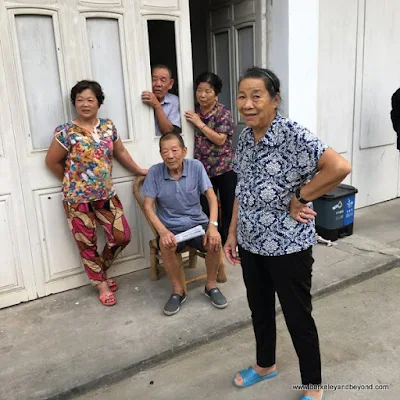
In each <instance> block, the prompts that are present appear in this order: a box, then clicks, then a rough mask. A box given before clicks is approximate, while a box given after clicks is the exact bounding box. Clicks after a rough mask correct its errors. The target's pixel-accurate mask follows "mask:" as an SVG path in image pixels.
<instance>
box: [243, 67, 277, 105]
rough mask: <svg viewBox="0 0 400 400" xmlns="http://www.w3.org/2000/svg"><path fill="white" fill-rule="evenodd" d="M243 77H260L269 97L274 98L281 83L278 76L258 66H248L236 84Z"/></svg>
mask: <svg viewBox="0 0 400 400" xmlns="http://www.w3.org/2000/svg"><path fill="white" fill-rule="evenodd" d="M244 79H262V80H263V81H264V85H265V89H267V91H268V93H269V95H270V97H271V99H273V98H275V96H276V95H277V93H280V88H281V83H280V81H279V78H278V77H277V76H276V75H275V74H274V73H273V72H272V71H271V70H270V69H267V68H260V67H251V68H248V69H246V71H245V72H244V73H243V75H242V76H241V77H240V78H239V83H238V85H240V84H241V82H242V81H243V80H244Z"/></svg>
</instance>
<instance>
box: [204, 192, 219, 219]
mask: <svg viewBox="0 0 400 400" xmlns="http://www.w3.org/2000/svg"><path fill="white" fill-rule="evenodd" d="M204 195H205V196H206V198H207V201H208V207H209V209H210V221H218V200H217V196H216V195H215V192H214V189H213V188H209V189H207V190H206V191H205V192H204Z"/></svg>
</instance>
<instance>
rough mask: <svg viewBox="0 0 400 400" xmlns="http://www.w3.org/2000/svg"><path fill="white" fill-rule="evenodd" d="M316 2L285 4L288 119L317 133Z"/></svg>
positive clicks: (294, 1) (317, 25) (317, 7)
mask: <svg viewBox="0 0 400 400" xmlns="http://www.w3.org/2000/svg"><path fill="white" fill-rule="evenodd" d="M318 10H319V2H318V0H303V1H298V0H289V82H288V85H289V88H290V95H289V117H290V118H291V119H293V120H295V121H297V122H299V123H300V124H302V125H304V126H306V127H307V128H309V129H310V130H311V131H313V132H316V130H317V85H318V29H319V21H318V12H319V11H318Z"/></svg>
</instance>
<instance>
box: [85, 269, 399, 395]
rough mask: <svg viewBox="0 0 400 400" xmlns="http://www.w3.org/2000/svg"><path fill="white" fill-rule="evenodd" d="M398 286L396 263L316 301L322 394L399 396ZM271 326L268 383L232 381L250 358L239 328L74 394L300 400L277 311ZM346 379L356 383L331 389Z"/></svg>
mask: <svg viewBox="0 0 400 400" xmlns="http://www.w3.org/2000/svg"><path fill="white" fill-rule="evenodd" d="M399 287H400V269H399V268H396V269H395V270H392V271H389V272H386V273H384V274H382V275H379V276H375V277H374V278H371V279H369V280H367V281H364V282H362V283H358V284H356V285H353V286H351V287H349V288H346V289H343V290H341V291H338V292H335V293H333V294H331V295H329V296H327V297H324V298H321V299H319V300H317V301H315V302H314V317H315V320H316V323H317V326H318V330H319V336H320V342H321V352H322V365H323V378H324V382H323V384H324V385H330V386H331V390H327V391H326V392H325V398H326V399H327V400H330V399H332V400H340V399H345V400H365V399H368V400H380V399H387V400H398V399H400V357H399V355H400V354H399V353H400V336H399V334H398V333H399V326H400V312H399V308H400V296H399ZM277 332H278V335H277V367H278V370H279V375H278V377H277V378H276V379H273V380H271V381H269V382H262V383H259V384H257V385H255V386H252V387H250V388H247V389H236V388H235V387H233V386H232V384H231V379H232V376H233V375H234V374H235V372H236V371H237V370H238V369H242V368H243V367H247V366H248V365H250V364H253V363H254V356H255V350H254V349H255V343H254V335H253V331H252V329H251V328H244V329H243V330H241V331H240V332H237V333H235V334H233V335H227V336H225V337H224V338H222V339H219V340H217V341H214V342H213V343H210V344H207V345H204V346H201V347H200V348H197V349H196V350H194V351H191V352H189V353H188V354H185V355H182V356H179V357H177V358H175V359H173V360H171V361H169V362H166V363H164V364H161V365H159V366H155V367H153V368H151V369H149V370H146V371H144V372H141V373H139V374H137V375H135V376H133V377H131V378H129V379H126V380H124V381H122V382H119V383H117V384H114V385H111V386H109V387H105V388H102V389H100V390H97V391H94V392H92V393H88V394H86V395H83V396H82V397H78V398H77V400H108V399H118V400H131V399H146V400H170V399H174V400H181V399H182V400H183V399H188V398H190V399H193V400H196V399H209V400H221V399H229V400H248V399H257V400H258V399H279V400H282V399H284V400H299V399H300V397H301V392H300V391H295V390H293V389H292V386H293V385H298V384H299V383H300V382H299V380H300V376H299V372H298V363H297V357H296V354H295V352H294V349H293V346H292V342H291V340H290V336H289V334H288V331H287V329H286V325H285V321H284V319H283V317H282V315H279V317H278V318H277ZM348 384H351V385H353V387H354V388H353V389H352V390H345V389H342V390H339V389H338V388H337V387H338V385H348ZM363 385H364V387H365V389H364V390H361V388H362V387H363ZM376 385H379V386H378V387H377V386H376ZM335 386H336V388H337V389H336V391H335V390H334V389H333V387H335ZM356 388H357V389H356ZM384 388H385V389H386V390H383V389H384Z"/></svg>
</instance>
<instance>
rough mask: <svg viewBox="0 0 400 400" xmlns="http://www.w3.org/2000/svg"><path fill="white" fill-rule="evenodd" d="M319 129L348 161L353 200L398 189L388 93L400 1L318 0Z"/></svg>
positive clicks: (399, 72) (397, 58)
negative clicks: (355, 193)
mask: <svg viewBox="0 0 400 400" xmlns="http://www.w3.org/2000/svg"><path fill="white" fill-rule="evenodd" d="M319 12H320V19H319V25H320V35H319V76H318V135H319V136H320V137H321V138H322V139H323V140H324V141H325V142H326V143H327V144H329V145H330V146H332V147H333V148H334V149H335V150H337V151H338V152H340V153H341V154H343V155H344V156H345V157H346V158H347V159H348V160H349V161H351V163H352V165H353V172H352V174H351V177H349V178H348V179H347V181H348V182H349V183H351V184H352V185H353V186H355V187H356V188H357V189H358V194H357V196H356V206H357V207H365V206H368V205H371V204H375V203H379V202H382V201H386V200H389V199H392V198H395V197H397V196H398V195H400V191H399V190H400V174H399V156H398V151H397V149H396V133H395V132H394V131H393V128H392V124H391V121H390V109H391V104H390V99H391V96H392V94H393V92H394V91H395V90H396V89H397V88H399V87H400V69H399V65H400V52H399V48H400V25H399V24H398V21H399V19H400V2H398V1H397V0H382V1H381V0H337V1H335V2H332V1H330V0H321V1H320V5H319Z"/></svg>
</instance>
